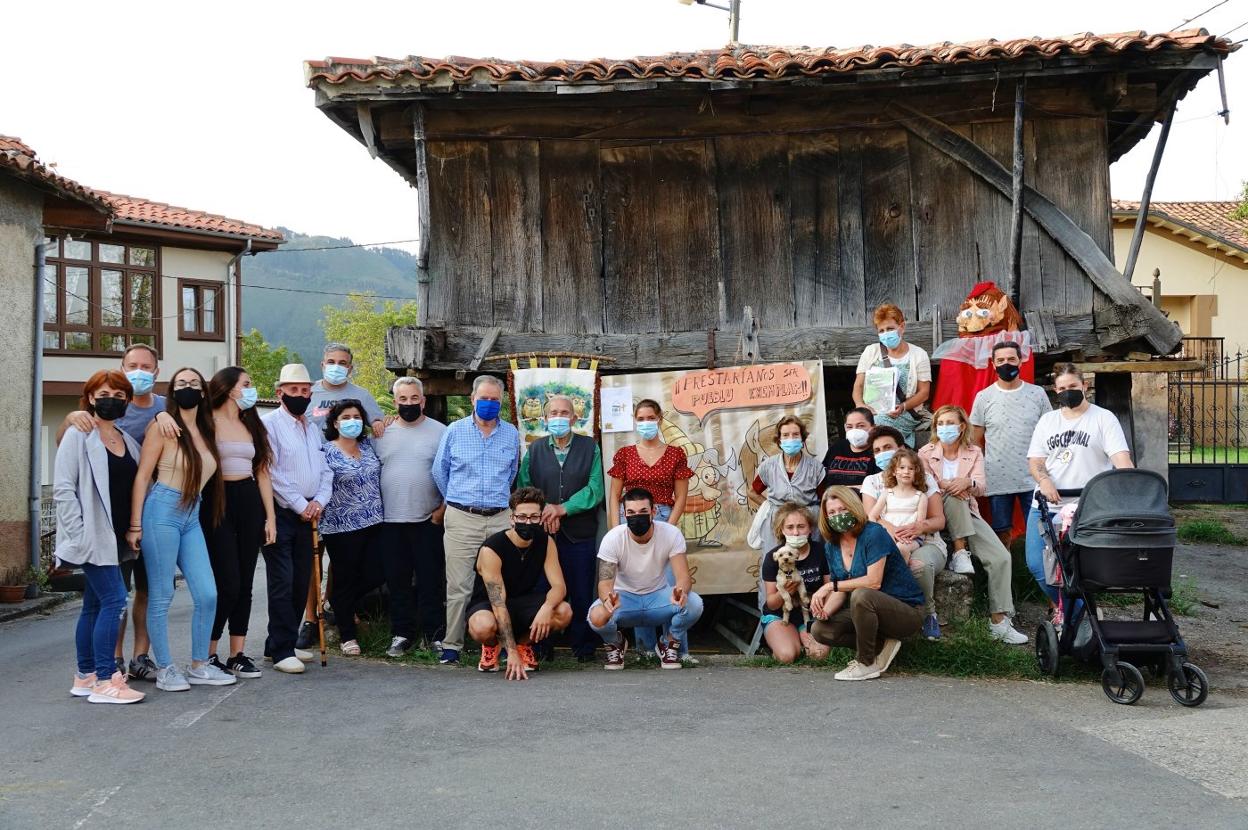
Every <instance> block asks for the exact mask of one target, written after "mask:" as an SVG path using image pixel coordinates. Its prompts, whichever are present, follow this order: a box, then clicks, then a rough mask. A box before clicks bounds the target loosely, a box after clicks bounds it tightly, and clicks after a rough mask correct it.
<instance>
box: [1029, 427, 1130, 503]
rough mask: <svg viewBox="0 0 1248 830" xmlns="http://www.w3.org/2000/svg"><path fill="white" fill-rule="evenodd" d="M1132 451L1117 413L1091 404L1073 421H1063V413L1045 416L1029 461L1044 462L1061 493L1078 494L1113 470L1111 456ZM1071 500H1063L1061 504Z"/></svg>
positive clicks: (1036, 433) (1034, 436)
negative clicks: (1080, 490)
mask: <svg viewBox="0 0 1248 830" xmlns="http://www.w3.org/2000/svg"><path fill="white" fill-rule="evenodd" d="M1130 449H1131V448H1130V447H1129V446H1128V445H1127V437H1126V435H1124V434H1123V431H1122V424H1120V423H1118V419H1117V418H1116V417H1114V413H1112V412H1110V411H1109V410H1108V409H1103V408H1102V407H1099V406H1097V405H1096V404H1089V405H1088V408H1087V410H1086V411H1084V413H1083V414H1082V415H1080V416H1079V417H1078V418H1074V419H1068V418H1064V417H1062V411H1061V410H1060V409H1055V410H1053V411H1052V412H1049V413H1047V414H1045V415H1042V416H1041V417H1040V421H1039V422H1038V423H1037V424H1036V430H1035V432H1034V433H1032V436H1031V447H1030V448H1029V449H1028V450H1027V457H1028V458H1043V459H1044V468H1045V469H1046V470H1047V471H1048V473H1049V477H1050V478H1052V479H1053V486H1054V487H1056V488H1057V489H1058V490H1077V489H1082V488H1083V485H1085V484H1087V483H1088V480H1089V479H1091V478H1092V477H1093V476H1095V475H1096V474H1098V473H1103V472H1105V471H1106V470H1112V469H1113V468H1114V465H1113V462H1111V461H1110V460H1109V458H1110V456H1112V455H1116V454H1117V453H1120V452H1124V451H1130ZM1071 500H1072V499H1070V498H1064V499H1062V504H1065V503H1067V502H1069V501H1071ZM1032 506H1033V507H1034V506H1035V501H1034V500H1033V502H1032ZM1059 506H1060V505H1051V507H1053V508H1057V507H1059Z"/></svg>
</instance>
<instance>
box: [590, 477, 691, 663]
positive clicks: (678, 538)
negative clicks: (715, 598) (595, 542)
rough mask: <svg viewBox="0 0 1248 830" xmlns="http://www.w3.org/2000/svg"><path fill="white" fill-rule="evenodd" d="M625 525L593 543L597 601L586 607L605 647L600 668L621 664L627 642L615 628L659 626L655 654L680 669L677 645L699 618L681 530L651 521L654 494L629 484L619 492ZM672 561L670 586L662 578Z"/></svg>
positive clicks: (678, 646)
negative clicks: (596, 544)
mask: <svg viewBox="0 0 1248 830" xmlns="http://www.w3.org/2000/svg"><path fill="white" fill-rule="evenodd" d="M622 502H623V504H624V524H622V525H616V526H615V527H613V528H612V529H611V530H609V531H607V535H606V536H604V537H603V538H602V543H601V544H600V545H599V546H598V599H597V601H595V602H594V604H593V605H591V606H590V607H589V627H590V628H592V629H593V630H594V632H595V633H597V634H598V636H600V637H602V640H603V642H604V643H606V645H607V659H606V663H605V664H604V665H603V668H606V669H622V668H624V653H625V652H626V651H627V650H628V642H627V641H626V640H625V639H624V635H623V634H622V633H620V628H629V627H632V626H650V627H654V626H662V627H663V631H664V634H665V636H664V637H662V638H660V639H659V642H658V644H657V645H656V646H655V652H656V653H657V654H658V656H659V661H660V665H661V666H662V667H663V668H665V669H679V668H681V667H682V664H681V659H680V646H681V643H683V642H685V639H686V635H687V633H688V631H689V629H690V628H692V627H693V624H694V623H696V622H697V621H698V618H699V617H701V616H702V598H701V597H699V596H698V595H697V594H695V593H694V592H693V590H692V588H693V577H692V576H690V574H689V561H688V557H687V556H686V554H685V537H684V534H683V533H681V531H680V528H679V527H677V526H676V525H672V524H668V523H667V522H656V521H654V497H653V496H652V495H651V494H650V491H648V490H645V489H643V488H641V487H634V488H632V489H631V490H629V491H628V492H626V493H625V494H624V497H623V499H622ZM669 564H670V565H671V568H672V576H673V577H674V581H675V585H674V586H671V585H669V584H668V581H667V567H668V565H669Z"/></svg>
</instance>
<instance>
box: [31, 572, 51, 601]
mask: <svg viewBox="0 0 1248 830" xmlns="http://www.w3.org/2000/svg"><path fill="white" fill-rule="evenodd" d="M50 581H51V579H50V577H49V576H48V572H47V571H45V570H44V569H43V568H42V567H40V568H36V567H34V566H33V565H32V566H31V567H29V568H27V569H26V599H37V598H38V597H39V595H40V594H42V593H43V592H44V591H46V590H48V584H49V582H50Z"/></svg>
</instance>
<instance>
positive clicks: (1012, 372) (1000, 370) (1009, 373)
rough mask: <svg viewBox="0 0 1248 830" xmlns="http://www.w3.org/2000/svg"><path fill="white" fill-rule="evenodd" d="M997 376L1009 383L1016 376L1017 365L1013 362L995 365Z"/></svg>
mask: <svg viewBox="0 0 1248 830" xmlns="http://www.w3.org/2000/svg"><path fill="white" fill-rule="evenodd" d="M997 377H999V378H1001V380H1003V381H1005V382H1006V383H1009V382H1010V381H1012V380H1014V378H1016V377H1018V367H1017V366H1015V365H1014V364H1013V363H1002V364H1001V365H1000V366H998V367H997Z"/></svg>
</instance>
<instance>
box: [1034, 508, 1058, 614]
mask: <svg viewBox="0 0 1248 830" xmlns="http://www.w3.org/2000/svg"><path fill="white" fill-rule="evenodd" d="M1044 542H1045V539H1044V531H1043V530H1041V529H1040V511H1039V510H1037V509H1036V508H1034V507H1033V508H1031V510H1030V511H1029V512H1028V513H1027V570H1029V571H1031V575H1032V576H1034V577H1035V578H1036V583H1037V584H1038V585H1039V586H1040V590H1042V591H1044V595H1045V596H1047V597H1048V598H1049V600H1050V601H1051V602H1052V603H1053V604H1054V605H1056V604H1057V597H1058V590H1057V589H1056V588H1054V587H1053V586H1052V585H1050V584H1048V583H1047V582H1045V581H1044Z"/></svg>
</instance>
